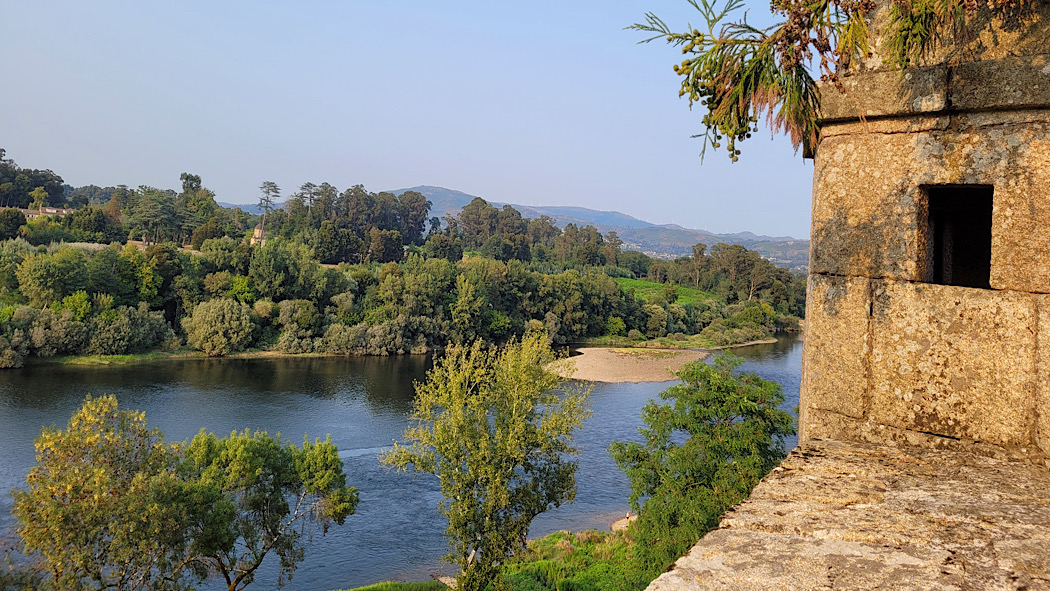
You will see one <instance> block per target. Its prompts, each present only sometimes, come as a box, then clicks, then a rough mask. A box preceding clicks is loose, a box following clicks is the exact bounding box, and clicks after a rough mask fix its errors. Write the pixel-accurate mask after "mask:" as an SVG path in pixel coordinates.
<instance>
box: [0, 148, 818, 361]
mask: <svg viewBox="0 0 1050 591" xmlns="http://www.w3.org/2000/svg"><path fill="white" fill-rule="evenodd" d="M181 178H182V188H181V191H173V190H160V189H155V188H151V187H139V188H138V189H129V188H127V187H116V188H112V187H111V188H104V189H103V188H100V187H94V186H88V187H80V188H73V187H70V186H68V185H63V184H62V182H61V178H60V177H58V176H57V175H55V174H54V173H53V172H50V171H40V170H30V169H25V168H21V167H19V166H17V165H16V164H15V163H14V162H12V161H11V160H8V159H4V158H3V154H2V153H0V205H14V206H20V207H22V206H28V205H37V206H40V205H52V206H72V207H73V209H74V211H73V212H72V213H70V214H68V215H65V216H64V217H57V216H54V217H51V216H40V217H38V218H37V219H33V220H29V221H27V220H26V219H25V216H24V215H23V213H22V212H21V210H19V209H15V208H12V207H8V208H5V209H0V367H19V366H21V365H22V364H24V363H25V362H26V360H27V359H29V358H34V357H35V358H47V357H54V356H63V355H75V356H84V355H126V354H135V353H145V352H149V351H171V352H177V351H186V350H187V349H186V347H187V346H188V347H189V348H191V349H193V350H198V351H202V352H203V353H205V354H207V355H210V356H222V355H228V354H231V353H236V352H240V351H245V350H261V351H273V352H279V353H290V354H294V353H326V354H352V355H387V354H403V353H422V352H427V351H431V350H435V349H442V348H444V347H446V346H448V345H451V344H464V343H471V342H473V341H474V340H475V339H481V340H483V341H485V342H488V343H496V344H499V343H504V342H507V341H508V340H510V339H511V338H515V337H521V336H522V335H523V334H525V332H526V331H527V330H529V329H533V330H538V329H542V330H544V331H546V332H547V334H548V337H549V338H550V339H551V341H552V342H554V343H580V342H586V341H588V340H592V339H601V338H603V337H604V338H607V339H608V338H616V339H618V343H623V342H625V341H628V342H641V341H645V340H649V339H665V340H666V342H667V343H669V344H673V343H681V344H683V345H687V346H722V345H728V344H734V343H741V342H747V341H752V340H756V339H762V338H768V337H769V336H770V335H771V334H772V333H773V332H774V331H776V330H782V329H792V328H794V327H796V326H797V323H798V317H799V316H801V315H802V313H803V311H804V307H805V283H804V281H803V280H802V278H801V277H800V276H796V275H793V274H792V273H790V272H789V271H787V270H785V269H781V268H778V267H775V266H774V265H772V264H771V263H769V262H768V261H766V260H765V259H763V258H762V257H760V256H759V255H758V254H757V253H755V252H753V251H748V250H746V249H744V248H743V247H741V246H737V245H726V244H718V245H715V246H713V247H711V249H710V251H709V252H708V251H707V249H706V247H705V246H704V245H702V244H698V245H697V246H696V247H694V249H693V255H692V256H691V257H682V258H680V259H677V260H674V261H663V260H654V259H652V258H650V257H648V256H646V255H645V254H643V253H641V252H637V251H630V250H628V251H624V250H622V249H621V246H622V243H621V242H620V240H619V239H618V238H617V236H616V235H615V233H614V232H610V233H608V234H604V235H603V234H602V233H600V232H598V231H597V230H596V229H595V228H594V227H591V226H584V227H577V226H575V225H573V224H568V225H566V226H565V227H564V228H558V227H557V226H556V225H555V224H554V220H552V219H551V218H549V217H546V216H544V217H540V218H538V219H526V218H523V217H522V215H521V214H520V212H518V211H517V210H515V209H514V208H512V207H510V206H504V207H503V208H502V209H497V208H495V207H493V206H491V205H489V204H488V203H487V202H485V201H484V200H482V199H475V200H474V201H473V202H472V203H470V204H469V205H467V206H466V207H464V208H463V210H462V211H461V212H460V213H459V214H458V215H456V216H450V217H446V219H445V220H443V221H442V220H438V219H437V218H428V217H427V216H428V212H429V207H430V204H429V202H428V201H427V200H426V199H425V198H424V197H423V196H422V195H420V194H419V193H415V192H412V191H407V192H405V193H403V194H402V195H394V194H392V193H378V194H377V193H371V192H369V191H366V190H365V189H364V188H363V187H361V186H360V185H357V186H354V187H351V188H349V189H347V190H345V191H342V192H340V191H338V190H336V188H335V187H333V186H332V185H330V184H328V183H322V184H320V185H314V184H312V183H306V184H304V185H303V186H302V187H300V189H299V190H298V191H297V192H295V193H294V194H293V195H292V196H291V197H290V198H289V199H288V200H287V201H286V202H285V203H284V204H283V206H280V207H278V206H277V203H276V200H277V199H278V198H279V196H280V192H279V189H278V188H277V186H276V185H274V184H273V183H264V184H263V187H262V189H263V196H262V198H261V202H262V206H263V215H262V216H252V215H249V214H247V213H245V212H243V211H241V210H240V209H228V208H223V207H220V206H219V205H218V204H217V203H216V201H215V198H214V194H213V193H212V192H211V191H209V190H208V189H207V188H205V187H204V186H203V185H202V183H201V179H200V177H198V176H196V175H192V174H187V173H184V174H183V175H182V177H181ZM428 226H429V229H428ZM256 228H257V229H258V231H259V232H260V234H261V235H265V236H266V240H265V241H264V242H262V243H258V244H252V242H251V241H250V240H249V239H248V238H249V236H250V235H251V234H252V232H253V231H255V230H256ZM129 240H138V241H139V242H138V243H137V244H135V243H131V242H129ZM690 335H697V336H695V338H692V339H688V338H687V337H689V336H690Z"/></svg>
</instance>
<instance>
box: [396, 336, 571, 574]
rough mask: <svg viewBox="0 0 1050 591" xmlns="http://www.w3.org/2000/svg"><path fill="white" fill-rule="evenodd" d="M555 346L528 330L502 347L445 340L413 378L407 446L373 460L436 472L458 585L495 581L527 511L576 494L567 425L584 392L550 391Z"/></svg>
mask: <svg viewBox="0 0 1050 591" xmlns="http://www.w3.org/2000/svg"><path fill="white" fill-rule="evenodd" d="M553 360H554V355H553V353H552V352H551V349H550V347H549V345H548V344H547V341H546V338H545V336H544V335H542V334H539V333H533V334H531V335H529V336H526V337H525V338H524V339H523V340H522V341H521V342H520V343H512V344H511V345H509V346H508V347H507V348H505V349H503V350H502V351H496V350H489V349H486V348H484V347H483V346H482V345H481V343H480V342H475V344H474V345H473V346H472V347H470V348H465V347H452V348H450V349H449V350H448V351H447V352H446V355H445V356H444V357H443V358H442V359H440V360H439V361H438V362H437V363H436V365H435V366H434V368H433V369H432V370H431V371H430V373H429V374H428V375H427V380H426V382H424V383H422V384H419V385H417V387H416V402H415V413H414V415H413V417H414V419H415V421H416V426H414V427H410V428H408V429H407V430H406V431H405V434H404V439H405V441H406V442H408V446H407V447H406V446H402V445H401V444H395V446H394V448H393V450H391V451H390V452H388V453H386V454H384V455H383V456H382V458H381V460H382V461H383V462H384V463H386V464H389V465H394V466H397V467H398V468H399V469H402V470H407V469H409V468H411V469H413V470H415V471H417V472H423V473H426V474H433V475H436V476H437V477H438V478H439V479H440V481H441V492H442V494H443V495H444V497H445V500H444V501H443V502H442V504H441V511H442V513H443V514H444V515H445V516H446V517H447V518H448V529H447V530H446V535H447V536H448V541H449V547H450V550H451V552H450V554H449V555H448V556H447V557H446V560H449V561H450V562H453V563H454V564H457V565H459V566H460V568H461V569H462V570H461V572H460V574H459V577H458V579H457V581H456V588H457V589H464V590H466V591H478V590H482V589H485V588H486V587H487V586H488V585H489V584H494V585H495V586H496V588H499V587H500V586H501V583H502V564H503V562H504V561H505V560H506V559H507V558H508V557H509V556H512V555H513V554H514V553H515V552H517V551H518V550H520V549H521V548H523V547H524V544H525V536H526V534H527V533H528V528H529V524H530V523H531V522H532V520H533V518H535V517H536V516H537V515H539V514H540V513H542V512H543V511H546V510H547V509H549V508H552V507H557V506H559V505H561V504H562V503H564V502H571V501H572V500H573V498H574V496H575V492H576V488H575V479H574V474H575V470H576V463H575V462H574V461H572V460H570V459H569V457H570V456H572V455H573V454H575V448H574V447H573V446H572V434H573V431H575V430H576V429H577V428H579V426H580V424H581V423H582V422H583V420H584V418H585V417H586V416H587V411H586V410H585V408H584V404H585V401H586V393H585V392H582V391H573V392H565V393H560V394H559V393H558V392H556V391H555V390H554V389H555V388H556V387H557V386H558V385H559V383H560V382H561V380H560V379H559V378H558V377H557V376H556V375H554V374H553V373H551V372H550V371H548V369H547V367H548V366H549V364H550V363H551V362H553Z"/></svg>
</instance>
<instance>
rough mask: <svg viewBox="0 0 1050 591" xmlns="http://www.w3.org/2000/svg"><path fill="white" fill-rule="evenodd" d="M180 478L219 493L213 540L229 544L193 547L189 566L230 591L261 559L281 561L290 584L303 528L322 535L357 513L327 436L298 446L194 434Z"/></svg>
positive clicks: (244, 582) (251, 575)
mask: <svg viewBox="0 0 1050 591" xmlns="http://www.w3.org/2000/svg"><path fill="white" fill-rule="evenodd" d="M183 472H184V474H185V477H186V478H187V480H188V481H189V482H192V483H194V484H195V485H196V486H197V487H199V488H201V489H203V490H218V491H219V492H220V493H221V495H222V499H223V500H222V502H221V503H217V504H216V505H215V507H216V509H217V510H216V511H215V512H214V513H213V514H212V515H211V517H212V519H213V522H217V521H219V520H220V519H221V520H222V528H221V529H220V530H219V534H220V535H221V538H222V539H227V540H231V543H228V544H200V543H201V542H207V541H208V540H207V539H195V540H194V542H195V544H200V546H199V547H198V546H195V547H194V550H198V552H197V553H196V556H195V558H196V561H197V563H198V564H199V565H202V566H204V567H206V568H207V570H208V571H212V572H218V573H219V575H220V576H222V578H223V580H224V582H225V583H226V586H227V589H229V591H237V590H239V589H244V588H245V587H246V586H248V585H249V584H250V583H252V582H253V581H254V580H255V573H256V571H257V570H258V568H259V566H260V565H261V564H262V562H263V560H264V559H265V558H266V556H267V554H269V553H271V552H273V553H274V554H276V555H277V556H278V558H279V559H280V564H281V575H280V576H281V578H280V579H279V580H278V584H283V581H284V579H285V577H287V578H288V579H291V578H292V573H293V571H295V568H296V565H297V564H298V562H299V561H301V560H302V559H303V556H304V555H305V547H304V538H306V539H309V538H308V536H309V535H310V532H309V528H308V525H309V524H314V525H319V526H320V529H321V532H322V533H326V532H327V531H328V528H329V526H330V525H331V523H332V522H333V521H334V522H335V523H337V524H339V525H342V524H343V523H345V521H346V518H347V517H348V516H350V515H352V514H353V513H354V510H355V509H356V508H357V502H358V495H357V490H356V489H355V488H354V487H352V486H347V484H346V475H345V474H344V473H343V462H342V460H340V459H339V451H338V450H337V449H336V447H335V445H333V444H332V441H331V438H330V437H328V438H326V439H325V440H324V441H320V440H315V441H314V442H313V443H310V441H309V439H306V438H304V441H303V446H302V448H299V447H296V446H295V445H292V444H286V443H283V442H282V441H281V440H280V437H279V436H278V437H277V438H274V437H270V436H269V435H267V434H266V432H258V431H257V432H249V431H247V430H245V431H244V432H243V433H231V434H230V436H229V437H224V438H219V437H216V436H215V435H213V434H211V433H205V432H204V431H201V432H200V433H199V434H198V435H197V436H195V437H194V438H193V440H192V441H191V442H190V444H189V446H187V448H186V459H185V461H184V463H183Z"/></svg>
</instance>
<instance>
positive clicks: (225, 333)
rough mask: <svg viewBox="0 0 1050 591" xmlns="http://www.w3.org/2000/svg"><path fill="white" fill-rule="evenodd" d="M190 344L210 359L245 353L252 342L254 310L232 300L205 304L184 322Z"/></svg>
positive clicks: (225, 299)
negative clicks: (243, 351) (239, 352)
mask: <svg viewBox="0 0 1050 591" xmlns="http://www.w3.org/2000/svg"><path fill="white" fill-rule="evenodd" d="M182 327H183V329H185V330H186V342H187V343H189V345H190V346H191V347H193V348H195V349H198V350H200V351H204V352H205V353H207V354H208V357H222V356H223V355H229V354H230V353H233V352H235V351H241V350H243V349H244V347H245V346H247V345H248V343H250V342H251V337H252V330H254V328H255V326H254V325H253V324H252V314H251V309H250V308H248V306H247V305H246V304H244V303H241V302H238V301H237V300H233V299H229V298H218V299H213V300H207V301H205V302H201V303H200V304H199V305H198V306H197V307H196V308H194V309H193V313H192V314H190V315H189V316H187V317H185V318H183V319H182Z"/></svg>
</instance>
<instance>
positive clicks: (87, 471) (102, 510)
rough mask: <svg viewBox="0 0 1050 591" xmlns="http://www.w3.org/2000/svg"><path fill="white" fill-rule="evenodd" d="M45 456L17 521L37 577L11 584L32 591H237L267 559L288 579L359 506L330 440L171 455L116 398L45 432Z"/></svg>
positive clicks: (90, 404)
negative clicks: (214, 587)
mask: <svg viewBox="0 0 1050 591" xmlns="http://www.w3.org/2000/svg"><path fill="white" fill-rule="evenodd" d="M36 450H37V454H38V458H39V459H38V464H37V465H36V466H34V467H33V468H32V469H30V472H29V475H28V476H27V477H26V488H25V489H21V490H15V491H14V493H13V496H14V501H15V506H14V511H13V513H14V515H15V517H16V518H17V519H18V521H19V526H18V533H19V535H20V536H21V538H22V540H23V542H24V544H25V549H26V550H27V551H29V552H32V553H35V554H36V555H37V556H38V557H39V558H40V562H39V564H38V566H37V570H36V571H35V572H36V573H37V575H36V576H34V574H33V571H32V569H30V570H28V571H25V572H21V573H18V572H16V573H15V574H14V575H12V574H10V573H8V574H4V575H3V576H4V577H6V578H9V579H10V578H12V577H21V578H22V579H25V580H26V581H30V582H31V584H32V586H33V588H35V589H61V590H80V589H84V590H89V589H106V588H115V589H127V590H134V589H170V590H174V589H191V588H192V585H193V584H194V583H195V582H198V581H202V580H204V579H205V578H207V577H208V576H210V575H211V574H212V573H218V574H219V575H220V576H222V577H223V579H224V581H225V583H226V585H227V588H228V589H230V591H236V590H239V589H244V588H245V587H246V586H247V585H249V584H250V583H252V582H253V581H254V578H255V571H256V569H257V568H258V566H259V565H260V563H261V562H262V561H263V559H264V558H265V557H266V556H267V555H268V554H270V553H273V554H276V555H277V556H278V557H279V558H280V564H281V571H280V573H281V580H283V579H284V578H288V579H290V578H291V576H292V572H293V571H294V570H295V567H296V564H297V563H298V562H299V561H300V560H302V558H303V555H304V552H305V546H304V542H305V540H306V539H307V536H309V535H312V532H313V530H314V528H317V529H319V530H320V531H321V532H324V531H327V528H328V526H329V524H330V523H331V522H333V521H334V522H335V523H338V524H340V525H341V524H342V523H343V522H344V521H345V520H346V518H347V516H349V515H350V514H352V513H353V512H354V509H355V507H356V505H357V492H356V490H354V489H353V488H352V487H348V486H346V477H345V476H344V474H343V467H342V466H343V464H342V461H340V459H339V455H338V451H337V450H336V448H335V446H334V445H332V443H331V441H330V440H326V441H323V442H322V441H315V442H313V443H310V442H309V441H304V443H303V445H302V447H301V448H300V447H297V446H294V445H290V444H286V443H283V442H282V441H281V440H280V439H279V438H273V437H270V436H269V435H267V434H266V433H264V432H256V433H250V432H247V431H245V432H244V433H234V434H231V435H230V436H229V437H225V438H219V437H216V436H215V435H212V434H209V433H204V432H203V431H202V432H201V433H200V434H198V435H197V436H196V437H194V438H193V440H192V441H191V442H190V443H189V444H168V443H165V442H164V439H163V436H162V435H161V433H160V432H159V431H158V430H157V429H148V428H147V426H146V419H145V416H144V415H143V413H141V412H133V411H125V410H119V409H118V408H117V401H116V399H115V398H113V397H112V396H105V397H100V398H91V397H88V398H87V400H86V401H85V402H84V405H83V406H82V407H81V408H80V409H79V410H78V411H77V412H76V413H75V414H74V415H73V417H72V418H71V419H70V421H69V425H68V427H67V429H66V430H61V429H57V428H54V427H50V428H47V427H46V428H44V430H43V433H42V434H41V436H40V437H39V438H38V439H37V441H36ZM2 581H3V579H2V578H0V582H2ZM17 582H18V581H12V582H11V584H15V583H17Z"/></svg>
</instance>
